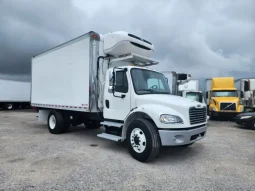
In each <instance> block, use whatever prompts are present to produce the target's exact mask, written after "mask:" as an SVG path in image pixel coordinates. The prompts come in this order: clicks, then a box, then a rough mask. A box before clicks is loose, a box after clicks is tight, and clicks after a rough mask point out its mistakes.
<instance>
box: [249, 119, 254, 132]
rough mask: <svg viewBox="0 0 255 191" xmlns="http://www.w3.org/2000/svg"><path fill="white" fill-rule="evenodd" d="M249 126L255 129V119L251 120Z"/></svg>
mask: <svg viewBox="0 0 255 191" xmlns="http://www.w3.org/2000/svg"><path fill="white" fill-rule="evenodd" d="M249 128H250V129H252V130H255V119H254V120H253V122H251V124H250V127H249Z"/></svg>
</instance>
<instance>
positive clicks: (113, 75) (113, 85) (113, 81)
mask: <svg viewBox="0 0 255 191" xmlns="http://www.w3.org/2000/svg"><path fill="white" fill-rule="evenodd" d="M111 91H112V93H113V94H114V92H115V71H114V70H113V71H112V87H111Z"/></svg>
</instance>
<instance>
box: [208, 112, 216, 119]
mask: <svg viewBox="0 0 255 191" xmlns="http://www.w3.org/2000/svg"><path fill="white" fill-rule="evenodd" d="M209 116H210V118H209V119H210V120H212V121H213V120H215V116H214V115H213V114H212V112H210V113H209Z"/></svg>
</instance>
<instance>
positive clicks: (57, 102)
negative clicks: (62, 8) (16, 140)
mask: <svg viewBox="0 0 255 191" xmlns="http://www.w3.org/2000/svg"><path fill="white" fill-rule="evenodd" d="M153 52H154V46H153V44H152V43H150V42H149V41H147V40H144V39H142V38H140V37H137V36H135V35H133V34H130V33H127V32H123V31H119V32H113V33H109V34H106V35H100V34H98V33H95V32H89V33H87V34H85V35H82V36H80V37H78V38H76V39H73V40H71V41H69V42H66V43H64V44H62V45H60V46H58V47H55V48H53V49H51V50H49V51H46V52H44V53H42V54H40V55H37V56H34V57H33V58H32V70H31V71H32V91H31V105H32V106H34V107H37V108H38V109H39V115H38V116H39V117H38V119H39V120H43V121H48V129H49V131H50V133H53V134H59V133H63V132H65V131H67V130H68V128H69V126H70V125H74V126H75V125H80V124H84V125H85V127H87V128H99V127H100V125H102V126H104V128H105V132H103V133H101V134H98V135H97V136H98V137H101V138H105V139H108V140H112V141H116V142H122V141H126V142H127V144H128V148H129V151H130V153H131V155H132V156H133V157H134V158H135V159H137V160H139V161H142V162H145V161H149V160H152V159H153V158H155V157H156V156H157V155H158V153H159V149H160V147H161V146H189V145H191V144H193V143H194V142H196V141H198V140H200V139H202V138H204V137H205V135H206V130H207V120H206V105H205V104H199V103H198V102H196V101H193V100H188V99H185V98H182V97H179V96H173V95H171V94H170V90H169V86H168V84H167V82H166V79H165V77H164V75H163V74H162V73H160V72H157V71H154V70H151V69H148V68H147V66H151V65H155V64H158V62H157V61H155V60H153V59H151V56H152V53H153Z"/></svg>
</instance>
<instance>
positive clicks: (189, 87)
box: [178, 80, 205, 104]
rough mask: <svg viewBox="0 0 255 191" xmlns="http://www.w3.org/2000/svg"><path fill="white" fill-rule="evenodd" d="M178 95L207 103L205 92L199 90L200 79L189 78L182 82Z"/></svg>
mask: <svg viewBox="0 0 255 191" xmlns="http://www.w3.org/2000/svg"><path fill="white" fill-rule="evenodd" d="M178 95H180V96H182V97H185V98H188V99H191V100H195V101H197V102H200V103H204V104H205V100H204V96H203V93H202V91H200V90H199V80H189V81H188V82H186V83H182V84H180V85H179V86H178Z"/></svg>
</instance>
